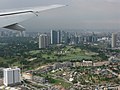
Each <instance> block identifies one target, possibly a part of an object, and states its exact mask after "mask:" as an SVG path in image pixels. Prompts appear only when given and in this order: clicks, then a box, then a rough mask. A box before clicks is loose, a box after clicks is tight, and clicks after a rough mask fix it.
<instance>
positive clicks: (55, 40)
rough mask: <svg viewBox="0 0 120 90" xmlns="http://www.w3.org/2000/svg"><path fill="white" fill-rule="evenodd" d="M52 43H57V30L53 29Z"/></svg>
mask: <svg viewBox="0 0 120 90" xmlns="http://www.w3.org/2000/svg"><path fill="white" fill-rule="evenodd" d="M51 44H57V31H55V30H51Z"/></svg>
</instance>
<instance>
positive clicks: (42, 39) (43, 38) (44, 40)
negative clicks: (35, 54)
mask: <svg viewBox="0 0 120 90" xmlns="http://www.w3.org/2000/svg"><path fill="white" fill-rule="evenodd" d="M48 45H49V39H48V36H47V34H41V35H40V36H39V48H46V47H48Z"/></svg>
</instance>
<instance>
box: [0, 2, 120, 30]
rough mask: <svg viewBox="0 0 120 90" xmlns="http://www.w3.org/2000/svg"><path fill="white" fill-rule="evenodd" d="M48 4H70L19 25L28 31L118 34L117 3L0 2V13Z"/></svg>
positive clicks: (119, 20) (119, 18)
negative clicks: (80, 31)
mask: <svg viewBox="0 0 120 90" xmlns="http://www.w3.org/2000/svg"><path fill="white" fill-rule="evenodd" d="M51 4H63V5H69V6H67V7H64V8H59V9H54V10H50V11H47V12H42V13H40V15H39V17H35V18H33V19H31V20H28V21H24V22H22V23H21V24H22V25H24V26H25V27H26V30H27V31H40V32H42V31H50V30H51V29H62V30H69V31H73V30H75V31H79V30H88V31H97V32H99V31H100V32H102V31H107V32H108V31H112V32H113V31H119V29H120V11H119V8H120V1H119V0H50V1H48V0H19V1H18V0H1V1H0V10H3V9H15V8H24V7H32V6H43V5H51Z"/></svg>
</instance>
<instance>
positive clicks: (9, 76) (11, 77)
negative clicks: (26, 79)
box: [3, 68, 21, 86]
mask: <svg viewBox="0 0 120 90" xmlns="http://www.w3.org/2000/svg"><path fill="white" fill-rule="evenodd" d="M3 74H4V85H5V86H9V85H15V84H19V83H20V82H21V80H20V69H19V68H15V69H12V68H6V69H4V70H3Z"/></svg>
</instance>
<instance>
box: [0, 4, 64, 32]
mask: <svg viewBox="0 0 120 90" xmlns="http://www.w3.org/2000/svg"><path fill="white" fill-rule="evenodd" d="M63 6H65V5H50V6H44V7H34V8H27V9H22V10H14V11H10V12H1V13H0V27H3V28H8V29H12V30H18V31H24V30H25V28H24V27H23V26H21V25H19V24H18V23H19V22H22V21H24V20H27V19H30V18H32V17H33V16H38V14H39V13H40V12H42V11H46V10H49V9H54V8H59V7H63Z"/></svg>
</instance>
